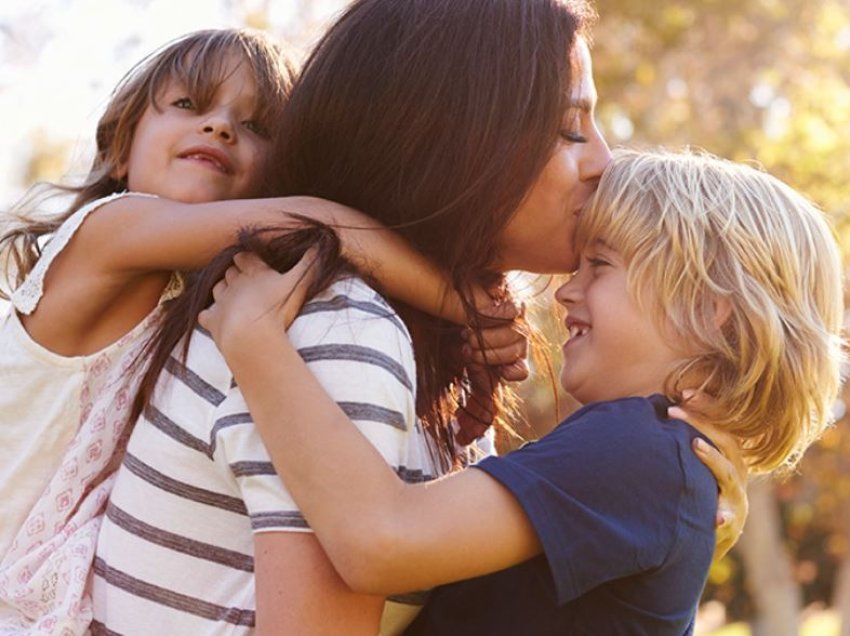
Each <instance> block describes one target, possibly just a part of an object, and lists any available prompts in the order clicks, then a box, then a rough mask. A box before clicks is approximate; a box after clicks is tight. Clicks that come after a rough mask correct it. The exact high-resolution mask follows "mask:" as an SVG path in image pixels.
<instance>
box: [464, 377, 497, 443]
mask: <svg viewBox="0 0 850 636" xmlns="http://www.w3.org/2000/svg"><path fill="white" fill-rule="evenodd" d="M499 372H500V370H499V369H498V368H496V367H488V366H484V365H479V364H470V365H469V366H467V367H466V378H467V381H468V382H469V392H468V394H467V396H466V403H465V404H464V405H462V406H460V407H458V409H457V412H456V413H455V418H456V420H457V425H458V430H457V433H456V434H455V440H456V441H457V443H458V444H460V445H462V446H466V445H467V444H471V443H472V442H474V441H475V440H477V439H478V438H479V437H481V436H482V435H484V433H486V432H487V429H488V428H490V426H491V425H492V424H493V420H494V419H495V417H496V402H495V396H496V395H497V393H496V392H497V391H498V390H499V389H498V384H499V382H500V378H499Z"/></svg>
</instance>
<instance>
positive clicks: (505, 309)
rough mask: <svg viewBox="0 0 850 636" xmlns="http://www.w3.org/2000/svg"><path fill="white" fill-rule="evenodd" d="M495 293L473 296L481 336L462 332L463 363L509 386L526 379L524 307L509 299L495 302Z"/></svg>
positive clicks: (485, 292) (526, 340)
mask: <svg viewBox="0 0 850 636" xmlns="http://www.w3.org/2000/svg"><path fill="white" fill-rule="evenodd" d="M498 295H499V294H498V292H497V291H495V290H494V291H492V292H487V291H483V290H482V291H477V292H476V293H475V294H474V297H475V301H476V302H475V304H476V310H477V311H478V314H479V324H480V326H481V336H480V338H479V336H478V335H477V334H476V333H475V331H474V330H473V329H469V328H467V329H465V330H464V332H463V338H464V346H463V359H464V361H465V362H466V363H467V364H470V365H483V366H488V367H491V368H492V369H493V370H494V372H495V374H496V376H498V377H501V378H502V379H504V380H507V381H509V382H518V381H520V380H525V379H526V378H527V377H528V363H527V362H526V360H525V358H526V356H527V355H528V334H529V331H528V327H527V325H526V322H525V307H524V305H522V304H521V303H516V302H514V301H513V300H511V299H509V298H508V299H505V300H495V299H494V297H495V296H498Z"/></svg>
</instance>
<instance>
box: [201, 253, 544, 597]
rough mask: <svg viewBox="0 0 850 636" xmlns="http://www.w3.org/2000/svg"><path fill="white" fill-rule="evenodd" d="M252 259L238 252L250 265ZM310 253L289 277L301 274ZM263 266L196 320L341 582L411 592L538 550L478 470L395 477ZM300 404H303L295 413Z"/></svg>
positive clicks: (521, 517) (518, 514) (220, 294)
mask: <svg viewBox="0 0 850 636" xmlns="http://www.w3.org/2000/svg"><path fill="white" fill-rule="evenodd" d="M257 260H258V259H253V260H249V259H247V257H244V258H242V259H240V260H239V261H238V262H239V263H240V264H241V265H243V266H246V267H247V266H249V265H250V263H252V262H257ZM305 261H306V259H305ZM305 261H302V263H301V264H299V266H296V269H295V270H293V271H292V272H290V273H289V274H287V276H291V277H296V278H297V277H299V276H301V275H302V274H303V273H304V271H305V269H306V267H305ZM265 271H266V272H267V273H269V274H270V275H269V276H266V277H265V278H264V279H258V278H257V277H254V278H252V280H251V281H250V282H251V284H250V285H248V286H245V285H241V286H239V285H236V284H235V281H236V277H234V276H233V275H232V274H230V275H228V276H227V277H226V279H224V280H222V281H221V282H219V284H218V285H216V288H215V290H214V295H215V296H216V298H217V301H222V300H223V299H224V298H225V297H227V295H228V294H227V290H228V287H229V286H230V285H231V283H229V282H228V281H231V282H233V283H234V285H233V289H234V290H237V291H238V292H239V294H240V297H239V298H236V297H233V298H230V300H229V304H230V308H231V309H233V308H235V307H239V310H238V311H229V312H224V313H222V311H221V310H222V305H221V304H219V303H218V302H217V304H216V305H214V306H213V307H212V308H211V309H210V310H207V311H205V312H203V313H202V314H201V324H202V325H204V326H205V327H208V328H211V331H212V333H213V335H214V336H216V337H217V344H218V346H219V348H220V350H221V351H222V352H223V353H224V354H225V355H226V356H228V363H229V364H230V365H231V369H232V371H233V372H234V374H235V377H236V380H237V382H238V383H239V386H240V390H241V392H242V395H244V397H245V398H246V399H247V400H248V401H249V403H250V404H251V413H252V419H253V421H254V422H255V425H256V427H257V430H258V431H259V432H260V434H261V436H262V438H263V441H264V442H265V444H266V448H267V449H268V450H269V452H270V455H271V457H272V460H273V462H274V464H275V467H276V469H277V471H278V473H279V474H280V476H281V478H282V479H283V481H284V483H285V484H286V486H287V489H288V490H289V492H290V493H291V494H292V495H293V496H294V498H295V500H296V501H298V502H299V504H300V507H301V509H302V512H303V513H304V515H305V517H306V518H307V519H308V520H309V521H310V523H311V526H312V527H313V529H314V531H315V532H316V536H317V537H318V539H319V541H320V543H321V544H322V547H323V548H324V549H325V551H326V553H327V554H328V557H329V558H330V560H331V562H332V563H333V564H334V567H335V568H336V569H337V571H338V572H339V573H340V575H341V576H342V578H343V580H344V581H345V582H346V583H347V584H348V585H349V586H350V587H351V588H352V589H353V590H356V591H359V592H363V593H369V594H378V593H389V592H398V591H410V590H412V589H422V588H426V587H430V586H432V585H435V584H438V583H442V582H447V581H453V580H458V579H462V578H468V577H471V576H476V575H479V574H484V573H487V572H492V571H495V570H498V569H502V568H505V567H508V566H509V565H512V564H515V563H518V562H520V561H522V560H524V559H527V558H529V557H531V556H533V555H534V554H536V553H538V552H539V551H540V545H539V542H538V541H537V537H536V534H535V532H534V530H533V529H532V527H531V524H530V522H529V520H528V518H527V517H526V515H525V514H524V512H523V511H522V509H521V507H520V505H519V504H518V503H517V501H516V500H515V499H514V497H513V496H512V495H511V494H510V493H509V492H508V491H507V490H506V489H505V488H504V487H503V486H501V485H500V484H499V483H498V482H497V481H496V480H495V479H493V478H491V477H489V476H488V475H486V474H484V473H483V472H480V471H466V472H464V473H461V474H455V475H453V476H451V477H449V478H445V479H438V480H435V481H430V482H427V483H425V484H416V485H408V484H405V483H403V482H402V481H401V480H400V479H399V478H398V475H397V474H396V473H395V471H394V470H393V469H392V468H391V467H390V466H389V465H388V464H387V463H386V461H384V459H383V458H382V457H381V455H380V454H379V453H378V451H377V450H376V448H375V447H374V446H373V445H372V444H370V443H369V442H368V441H367V440H366V438H365V437H364V436H363V435H362V434H361V432H360V431H359V430H358V429H357V427H356V426H354V425H353V424H352V422H351V420H350V419H349V418H348V416H347V415H346V414H345V412H343V411H342V410H341V409H340V407H339V406H338V405H337V403H336V402H335V401H334V399H332V398H331V396H330V395H329V394H328V393H327V391H326V390H325V389H324V388H323V386H322V385H321V384H319V382H318V381H317V379H316V377H314V375H313V373H311V370H310V369H309V368H308V367H307V366H306V365H305V363H304V360H303V359H302V358H301V357H300V355H299V354H298V352H297V351H296V350H295V348H294V346H293V345H292V343H290V341H289V339H288V338H287V337H286V334H285V333H284V332H283V329H282V327H281V324H282V323H284V322H286V321H288V320H290V319H291V315H286V314H285V313H280V310H282V311H283V312H286V311H288V310H286V309H285V306H286V305H288V304H289V303H286V305H284V306H281V305H280V303H279V302H276V301H275V302H271V305H272V309H271V310H269V299H270V298H274V299H279V298H280V295H279V294H276V293H275V289H274V285H275V284H276V283H277V281H278V280H280V279H281V278H283V277H281V276H280V275H278V274H277V273H276V272H273V271H272V270H269V269H268V268H265ZM267 285H268V286H267ZM301 289H303V287H302V288H301ZM243 292H247V296H246V295H244V294H243ZM296 293H299V292H298V291H297V289H296ZM252 298H253V299H254V300H255V301H258V302H252V300H251V299H252ZM298 300H300V299H298V298H296V301H298ZM296 304H297V303H296ZM223 332H227V334H230V335H231V336H234V337H232V338H231V337H229V336H228V335H227V334H225V333H223ZM236 334H243V335H244V336H245V337H242V336H241V335H236ZM355 380H358V379H357V378H353V379H352V381H355ZM370 386H371V384H370ZM357 390H358V391H360V390H361V389H357ZM293 404H298V405H301V406H300V407H299V408H298V409H297V413H296V411H294V410H293V409H292V408H291V407H292V405H293ZM308 407H309V408H308ZM282 415H283V416H284V417H287V419H286V421H285V422H283V421H281V420H280V419H279V418H280V417H281V416H282ZM289 415H291V416H293V417H291V418H290V417H289ZM341 458H344V459H341ZM482 537H487V540H486V541H483V542H482V540H481V538H482Z"/></svg>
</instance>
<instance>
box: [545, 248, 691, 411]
mask: <svg viewBox="0 0 850 636" xmlns="http://www.w3.org/2000/svg"><path fill="white" fill-rule="evenodd" d="M626 275H627V269H626V264H625V263H624V261H623V259H622V257H621V256H620V254H619V253H618V252H616V251H615V250H613V249H611V248H610V247H608V246H607V245H605V244H604V243H602V242H597V243H595V244H593V245H589V246H588V247H587V248H585V249H584V250H583V251H582V254H581V264H580V266H579V269H578V271H577V272H576V273H575V274H574V275H573V277H572V278H571V279H570V281H569V282H568V283H567V284H566V285H563V286H561V287H560V288H559V289H558V290H557V291H556V292H555V298H556V299H557V300H558V302H560V303H561V304H562V305H564V307H566V309H567V317H566V320H565V322H566V325H567V329H568V331H569V336H568V339H567V342H566V344H564V347H563V354H564V366H563V369H562V370H561V385H562V386H563V387H564V390H566V391H567V392H568V393H569V394H571V395H572V396H573V397H574V398H575V399H577V400H578V401H579V402H581V403H582V404H587V403H588V402H596V401H599V400H612V399H616V398H623V397H631V396H646V395H651V394H653V393H663V389H664V382H665V380H666V378H667V376H668V375H669V374H670V372H671V371H672V370H673V368H674V366H675V364H676V363H677V362H681V361H682V360H683V359H684V358H685V357H686V355H687V353H686V352H685V351H684V347H682V348H677V347H676V346H674V343H673V342H672V340H673V339H672V338H671V337H669V334H667V335H665V334H663V333H661V331H660V330H659V329H658V326H657V325H656V323H655V321H653V320H652V318H651V317H650V315H649V312H647V311H644V310H641V308H640V307H639V306H638V305H637V303H636V302H635V300H634V298H633V296H632V294H630V293H629V289H628V286H627V280H626Z"/></svg>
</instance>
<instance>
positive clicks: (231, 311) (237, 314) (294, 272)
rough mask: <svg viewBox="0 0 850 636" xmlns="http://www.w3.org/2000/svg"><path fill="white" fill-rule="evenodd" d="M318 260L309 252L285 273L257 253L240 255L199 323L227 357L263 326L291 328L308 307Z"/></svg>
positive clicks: (215, 291)
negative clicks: (314, 262)
mask: <svg viewBox="0 0 850 636" xmlns="http://www.w3.org/2000/svg"><path fill="white" fill-rule="evenodd" d="M314 260H315V256H314V254H313V253H312V250H308V251H307V253H306V254H305V255H304V256H303V257H302V259H301V260H300V261H298V263H297V264H296V265H295V266H294V267H293V268H292V269H290V270H289V271H288V272H285V273H283V274H281V273H279V272H277V271H275V270H274V269H272V268H271V267H269V266H268V265H266V264H265V263H264V262H263V261H262V259H260V258H259V257H258V256H257V255H256V254H252V253H248V252H240V253H238V254H236V256H234V257H233V265H231V266H230V267H229V268H228V269H227V271H226V272H225V275H224V278H222V279H221V280H220V281H219V282H218V283H216V285H215V287H213V299H214V301H215V302H213V304H212V305H210V307H208V308H207V309H205V310H204V311H202V312H201V313H200V314H199V315H198V322H199V323H200V325H201V326H202V327H203V328H204V329H206V330H207V331H209V332H210V333H211V334H212V337H213V339H214V340H215V343H216V345H218V348H219V349H220V350H221V352H222V353H224V354H225V356H227V355H228V354H229V353H236V352H238V350H239V348H240V346H242V344H245V343H244V342H243V341H245V340H247V339H248V338H250V337H251V336H252V335H253V334H255V333H257V329H258V327H259V326H260V325H270V326H272V328H276V329H281V328H288V327H289V325H291V324H292V321H293V320H295V317H296V316H297V315H298V312H299V311H300V310H301V307H302V305H303V304H304V300H305V297H306V294H307V289H308V288H309V286H310V282H311V281H312V279H313V276H314V273H313V272H314V270H313V268H311V265H312V264H313V261H314Z"/></svg>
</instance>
